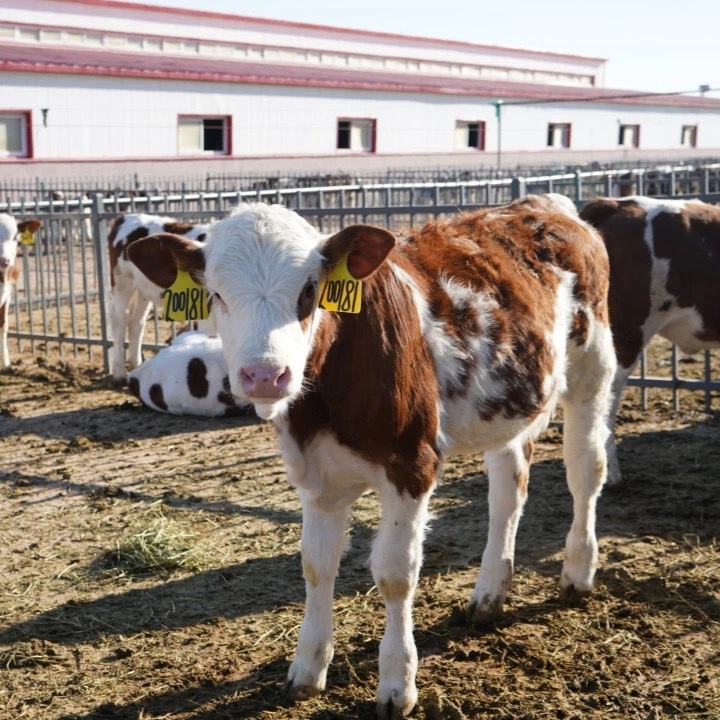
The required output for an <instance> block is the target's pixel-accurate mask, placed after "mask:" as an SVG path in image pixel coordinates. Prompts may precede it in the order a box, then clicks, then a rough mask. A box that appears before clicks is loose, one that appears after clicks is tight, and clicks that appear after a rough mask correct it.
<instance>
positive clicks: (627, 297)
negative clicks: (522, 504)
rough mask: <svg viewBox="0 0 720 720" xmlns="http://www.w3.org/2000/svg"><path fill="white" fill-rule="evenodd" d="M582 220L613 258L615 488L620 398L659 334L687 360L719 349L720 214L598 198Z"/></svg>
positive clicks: (686, 205) (611, 456)
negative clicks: (687, 355)
mask: <svg viewBox="0 0 720 720" xmlns="http://www.w3.org/2000/svg"><path fill="white" fill-rule="evenodd" d="M580 216H581V217H582V218H583V219H585V220H586V221H587V222H589V223H591V224H592V225H593V226H595V227H596V228H597V230H598V231H599V232H600V234H601V235H602V237H603V239H604V241H605V245H606V247H607V251H608V255H609V258H610V295H609V305H610V324H611V327H612V333H613V339H614V342H615V350H616V354H617V360H618V371H617V375H616V376H615V382H614V387H613V395H614V399H613V404H612V408H611V412H610V418H609V422H610V428H611V430H612V435H611V436H610V437H609V438H608V448H607V450H608V483H618V482H620V480H621V478H622V475H621V471H620V465H619V463H618V460H617V450H616V448H615V438H614V429H615V419H616V416H617V412H618V408H619V406H620V396H621V394H622V391H623V388H624V387H625V383H626V382H627V379H628V377H629V376H630V373H631V372H632V370H633V368H634V367H635V365H636V364H637V361H638V360H639V358H640V355H641V354H642V351H643V350H644V349H645V348H646V347H647V345H648V343H649V342H650V340H651V339H652V338H653V337H654V336H655V335H661V336H662V337H664V338H667V339H668V340H670V341H671V342H673V343H676V344H677V345H678V346H679V347H680V349H681V350H682V351H683V352H685V353H688V354H691V353H696V352H698V351H700V350H703V349H705V348H713V347H718V346H720V208H718V207H715V206H714V205H707V204H705V203H703V202H700V201H698V200H660V199H655V198H648V197H639V196H637V197H628V198H623V199H620V200H614V199H612V198H597V199H595V200H591V201H590V202H588V203H586V204H585V205H583V207H582V209H581V211H580Z"/></svg>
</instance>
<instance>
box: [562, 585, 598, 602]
mask: <svg viewBox="0 0 720 720" xmlns="http://www.w3.org/2000/svg"><path fill="white" fill-rule="evenodd" d="M591 593H592V588H587V589H582V588H578V587H576V586H575V585H574V584H573V583H570V584H569V585H564V586H563V585H561V587H560V600H561V601H562V602H563V603H564V604H565V605H580V604H582V602H583V601H584V600H586V599H587V598H588V597H590V594H591Z"/></svg>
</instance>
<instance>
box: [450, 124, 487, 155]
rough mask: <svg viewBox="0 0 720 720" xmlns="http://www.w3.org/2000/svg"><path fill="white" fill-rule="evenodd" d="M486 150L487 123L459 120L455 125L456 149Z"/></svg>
mask: <svg viewBox="0 0 720 720" xmlns="http://www.w3.org/2000/svg"><path fill="white" fill-rule="evenodd" d="M467 148H470V149H472V150H484V149H485V122H484V121H483V120H476V121H467V120H458V121H457V122H456V123H455V149H456V150H464V149H467Z"/></svg>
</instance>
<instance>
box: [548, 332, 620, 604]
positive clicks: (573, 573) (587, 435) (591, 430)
mask: <svg viewBox="0 0 720 720" xmlns="http://www.w3.org/2000/svg"><path fill="white" fill-rule="evenodd" d="M602 337H603V336H601V335H599V337H598V342H597V346H596V347H594V348H591V349H590V350H589V351H588V352H587V353H586V354H585V355H584V357H582V358H579V359H578V362H579V363H580V364H579V366H578V369H581V370H582V372H579V371H578V372H571V373H570V377H572V378H574V380H573V381H572V382H570V383H569V386H568V391H567V393H566V395H565V396H564V397H563V400H562V402H563V413H564V436H563V456H564V459H565V467H566V471H567V483H568V487H569V488H570V492H571V493H572V497H573V521H572V525H571V527H570V532H569V533H568V536H567V540H566V543H565V562H564V564H563V569H562V574H561V576H560V590H561V593H562V594H563V595H565V596H568V597H570V598H572V597H574V596H582V595H586V594H588V593H589V592H590V590H592V586H593V580H594V577H595V568H596V566H597V558H598V545H597V538H596V536H595V509H596V506H597V499H598V496H599V495H600V490H601V489H602V486H603V483H604V482H605V478H606V475H607V455H606V450H605V447H606V442H607V438H608V426H607V415H608V410H609V407H610V402H611V386H612V383H613V378H614V376H615V356H614V353H613V352H612V345H611V344H610V343H609V342H608V343H607V344H604V343H603V342H601V340H602Z"/></svg>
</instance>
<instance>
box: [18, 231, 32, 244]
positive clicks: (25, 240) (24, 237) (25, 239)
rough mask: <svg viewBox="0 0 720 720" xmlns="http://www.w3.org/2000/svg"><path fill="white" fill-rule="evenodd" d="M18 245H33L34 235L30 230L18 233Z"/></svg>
mask: <svg viewBox="0 0 720 720" xmlns="http://www.w3.org/2000/svg"><path fill="white" fill-rule="evenodd" d="M20 243H21V244H22V245H34V244H35V233H34V232H33V231H32V230H23V231H22V232H21V233H20Z"/></svg>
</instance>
